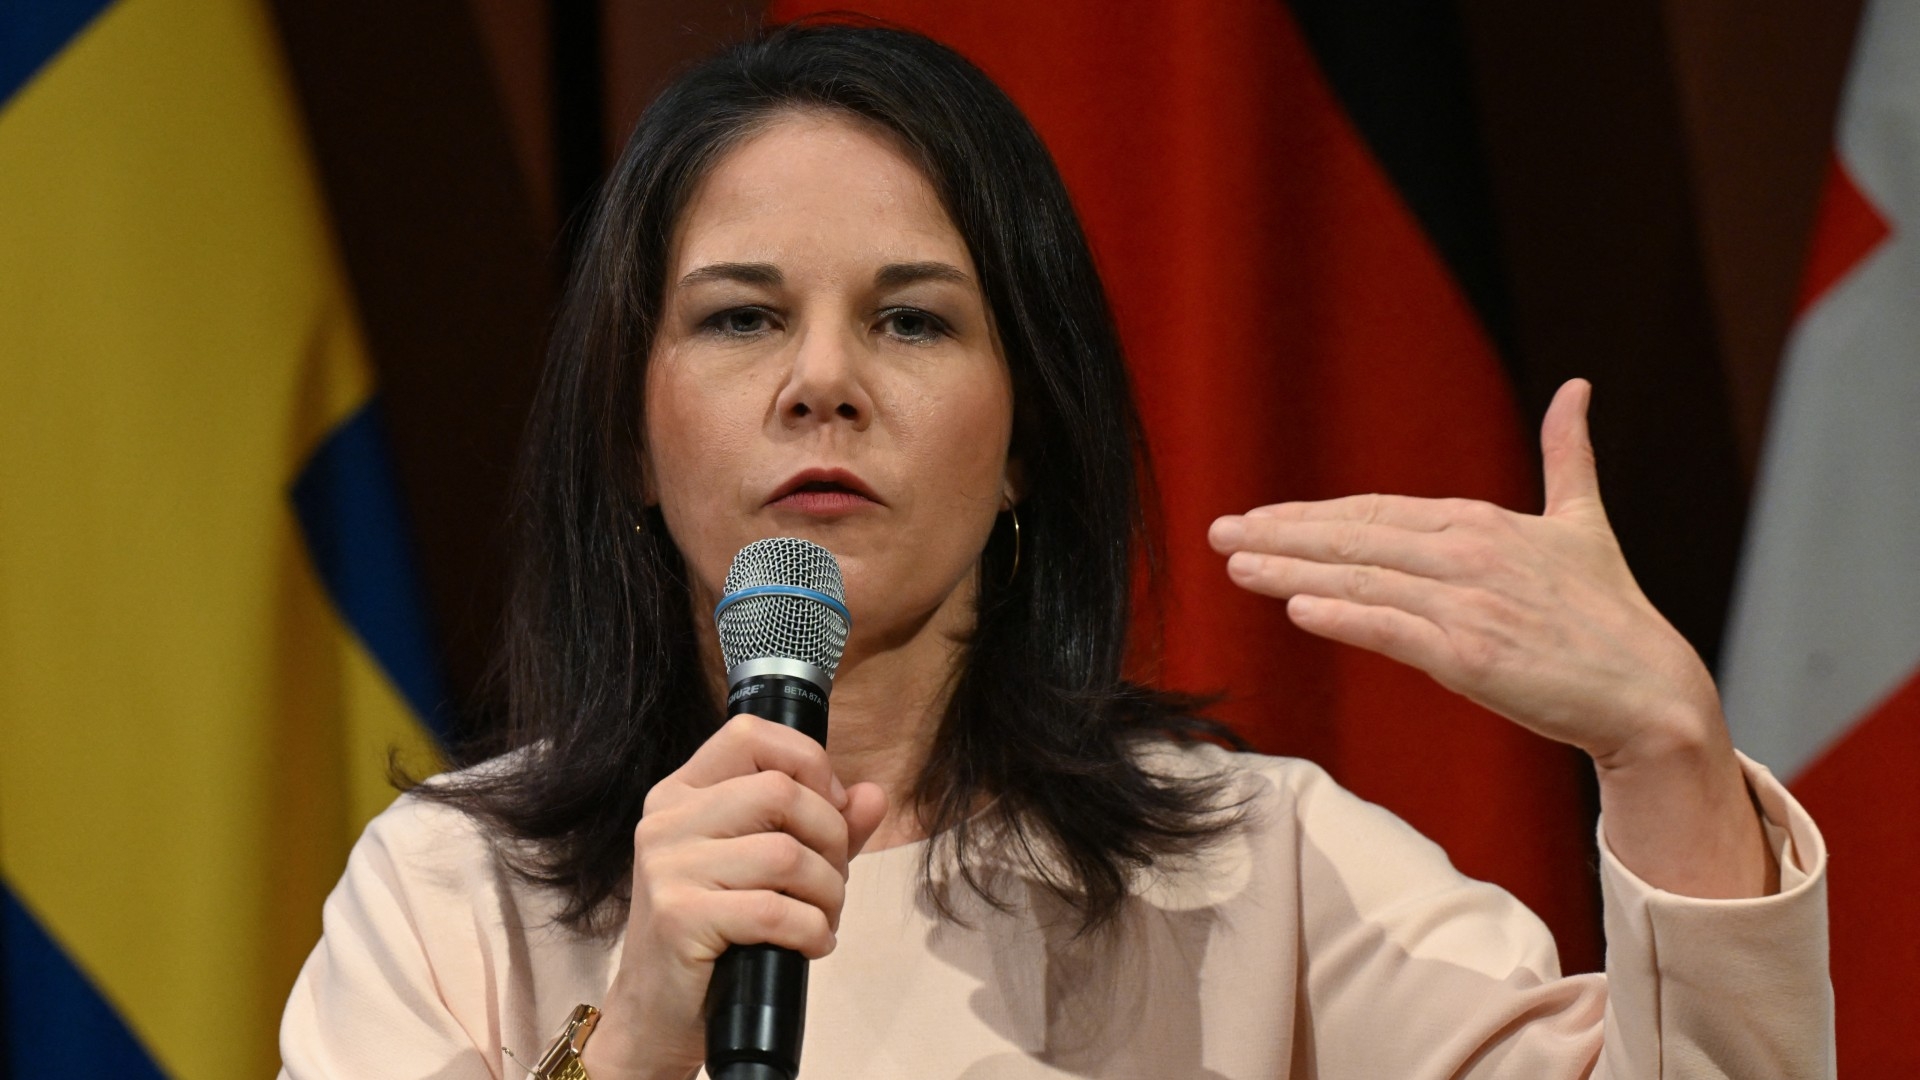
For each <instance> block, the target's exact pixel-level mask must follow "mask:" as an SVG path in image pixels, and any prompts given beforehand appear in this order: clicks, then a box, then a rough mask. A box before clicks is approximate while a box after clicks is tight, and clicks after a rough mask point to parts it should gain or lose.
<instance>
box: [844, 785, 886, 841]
mask: <svg viewBox="0 0 1920 1080" xmlns="http://www.w3.org/2000/svg"><path fill="white" fill-rule="evenodd" d="M845 816H846V819H847V858H849V859H851V858H853V857H854V856H855V855H858V854H860V852H861V851H863V850H864V849H865V848H866V846H867V841H869V840H871V839H873V834H874V830H876V829H878V828H879V827H880V822H881V821H882V820H884V819H885V818H886V816H887V793H886V792H885V791H882V790H881V788H880V785H879V784H855V785H853V786H852V787H850V788H848V789H847V809H846V811H845Z"/></svg>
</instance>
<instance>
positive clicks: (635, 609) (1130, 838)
mask: <svg viewBox="0 0 1920 1080" xmlns="http://www.w3.org/2000/svg"><path fill="white" fill-rule="evenodd" d="M793 110H828V111H835V112H841V113H844V114H848V115H852V116H855V117H860V118H863V119H864V120H866V121H868V122H870V123H873V124H875V125H877V126H878V128H879V129H881V130H884V131H886V132H890V133H891V134H892V135H893V136H894V137H895V138H897V139H898V140H899V142H900V144H901V145H902V146H904V147H905V148H906V149H907V150H908V152H909V153H910V154H911V155H913V156H914V157H915V158H916V159H917V160H918V162H919V163H920V165H921V167H922V168H923V169H924V170H925V173H926V175H927V177H928V178H929V180H930V181H931V182H932V184H933V186H934V188H935V189H936V190H937V191H938V193H939V194H940V196H941V198H942V199H943V200H944V202H945V205H946V209H947V212H948V213H949V215H950V216H951V217H952V219H953V222H954V224H955V226H956V227H957V228H958V230H959V232H960V235H961V236H962V237H963V238H964V239H965V241H966V243H967V246H968V249H969V251H970V253H971V254H972V257H973V261H974V264H975V266H976V267H977V268H978V269H979V272H980V277H981V283H982V287H983V288H984V290H985V293H986V300H987V303H988V306H989V308H990V310H991V312H992V316H993V320H994V323H995V325H996V327H997V329H998V331H999V333H1000V336H1001V343H1002V346H1003V348H1004V351H1005V355H1006V358H1007V362H1008V364H1009V366H1010V367H1011V370H1012V374H1013V380H1014V393H1015V403H1016V404H1015V425H1014V436H1013V438H1014V446H1013V448H1012V449H1013V451H1014V453H1016V454H1017V455H1018V456H1019V458H1020V460H1021V462H1022V465H1023V469H1024V473H1023V477H1024V481H1025V485H1026V493H1025V497H1024V499H1023V501H1022V502H1021V504H1020V508H1019V510H1020V518H1021V532H1022V535H1021V552H1020V556H1019V567H1018V573H1016V574H1011V575H1010V574H1009V570H1011V569H1012V565H1011V559H1012V555H1011V550H1010V538H1009V537H1008V536H1007V535H1006V532H1007V530H1005V529H1004V528H1002V529H999V530H997V531H996V533H995V536H994V538H993V539H992V540H990V541H989V544H988V547H987V550H986V552H985V553H983V555H982V560H983V566H982V568H981V586H980V596H979V600H978V610H977V619H978V621H977V625H976V628H975V631H974V634H973V637H972V639H971V641H970V643H969V647H968V649H967V651H966V654H965V660H964V667H963V669H962V670H961V671H960V672H959V673H958V675H957V677H956V680H955V683H954V690H953V695H952V698H951V700H950V701H949V703H948V705H947V708H946V712H945V715H944V717H943V719H942V722H941V726H940V729H939V732H938V734H937V736H936V739H935V742H934V745H933V749H932V752H931V755H930V757H929V759H928V761H927V762H926V766H925V768H924V770H923V772H922V773H921V775H920V778H919V782H918V786H917V788H916V790H915V791H914V792H913V796H914V799H915V801H916V803H917V806H918V809H919V811H920V814H921V820H922V823H923V825H924V826H925V827H926V828H927V829H928V830H929V832H930V833H931V834H932V835H933V836H935V837H936V842H935V843H933V844H929V845H928V852H927V858H928V860H929V863H931V861H932V860H933V859H934V858H935V857H936V853H942V854H943V855H951V856H953V857H955V858H956V859H957V862H958V865H959V866H960V868H961V870H962V873H963V876H964V879H965V880H966V881H967V882H969V883H971V884H973V885H974V886H975V887H976V888H981V880H982V879H981V878H980V877H977V876H976V875H975V868H976V867H977V866H978V865H979V862H978V858H977V857H978V855H979V851H978V850H977V849H978V848H979V847H980V846H981V845H982V844H983V843H984V842H986V841H985V840H984V838H985V837H988V836H993V837H995V838H996V840H995V841H994V842H997V843H1002V844H1009V845H1010V850H1012V851H1014V852H1015V853H1017V854H1023V855H1025V856H1026V857H1027V858H1028V860H1029V862H1030V863H1031V869H1032V870H1033V871H1034V872H1035V873H1036V874H1037V875H1038V877H1039V878H1040V880H1042V881H1044V882H1046V883H1048V884H1049V885H1051V886H1052V887H1054V888H1055V889H1057V890H1058V891H1059V892H1060V893H1061V894H1062V895H1064V896H1066V897H1067V898H1069V899H1070V900H1071V901H1072V902H1073V903H1074V904H1075V905H1076V906H1077V907H1078V909H1079V910H1080V912H1081V913H1082V915H1083V917H1084V919H1085V921H1086V925H1087V926H1089V927H1091V926H1095V925H1098V924H1100V923H1102V922H1104V921H1105V920H1107V919H1109V918H1111V916H1112V915H1114V914H1115V913H1116V911H1117V910H1118V909H1119V907H1120V905H1121V903H1122V902H1123V901H1124V900H1125V899H1126V897H1127V895H1128V889H1129V884H1130V879H1131V876H1132V873H1133V872H1134V871H1135V870H1138V869H1140V868H1143V867H1145V866H1148V865H1150V864H1151V863H1153V861H1154V860H1156V859H1158V858H1160V857H1162V856H1164V855H1167V854H1170V853H1174V852H1181V851H1186V850H1189V849H1191V848H1193V847H1194V846H1196V845H1198V844H1200V843H1203V842H1204V841H1205V840H1207V839H1208V838H1210V837H1212V836H1213V835H1215V834H1216V833H1218V832H1219V831H1220V830H1221V829H1223V828H1226V827H1227V826H1228V825H1229V824H1230V822H1231V820H1232V815H1231V814H1229V813H1223V812H1221V811H1220V808H1219V806H1218V802H1219V800H1218V798H1217V796H1218V787H1219V784H1218V782H1217V781H1215V780H1213V779H1209V778H1204V777H1203V778H1199V779H1194V778H1185V779H1183V778H1177V777H1172V776H1163V775H1158V774H1156V773H1154V772H1152V771H1150V770H1149V769H1148V768H1146V767H1145V766H1143V764H1142V763H1141V761H1140V758H1139V756H1138V750H1139V749H1140V744H1141V743H1142V741H1143V740H1149V739H1156V738H1166V737H1169V736H1171V737H1177V738H1187V737H1193V736H1196V735H1199V736H1205V737H1212V738H1225V737H1226V736H1225V735H1224V732H1223V731H1222V729H1220V728H1219V727H1217V726H1216V725H1213V724H1211V723H1210V722H1208V721H1205V720H1203V719H1201V718H1199V717H1198V716H1197V715H1196V713H1195V712H1194V708H1193V703H1192V702H1191V701H1189V700H1188V699H1184V698H1178V697H1174V696H1171V695H1167V694H1163V693H1160V692H1157V691H1154V690H1150V689H1148V688H1145V687H1142V686H1139V685H1135V684H1132V683H1129V682H1128V681H1126V680H1125V679H1124V678H1123V677H1122V674H1121V665H1122V661H1123V658H1124V655H1125V652H1126V642H1127V629H1128V624H1129V618H1130V614H1131V612H1130V594H1131V583H1132V577H1131V575H1132V572H1133V563H1134V558H1135V555H1136V551H1137V548H1138V547H1139V539H1140V538H1141V537H1142V536H1143V535H1144V527H1143V516H1142V512H1141V505H1142V498H1141V493H1140V487H1139V482H1138V470H1137V469H1136V464H1137V463H1139V462H1143V461H1144V444H1143V442H1142V439H1141V434H1140V424H1139V420H1138V417H1137V415H1136V413H1135V410H1134V406H1133V401H1132V397H1131V394H1130V391H1129V387H1128V381H1127V375H1126V368H1125V364H1124V360H1123V357H1122V354H1121V349H1120V341H1119V337H1118V334H1117V333H1116V331H1115V329H1114V324H1113V318H1112V315H1111V313H1110V312H1109V310H1108V306H1107V299H1106V294H1105V292H1104V290H1103V289H1102V287H1101V284H1100V280H1099V277H1098V275H1097V274H1096V272H1095V269H1094V264H1093V258H1092V255H1091V253H1090V252H1089V250H1088V247H1087V242H1086V238H1085V236H1084V235H1083V234H1082V232H1081V229H1080V224H1079V221H1078V220H1077V219H1076V217H1075V216H1074V213H1073V209H1072V206H1071V205H1070V203H1069V201H1068V198H1067V193H1066V189H1065V187H1064V185H1063V184H1062V183H1061V180H1060V177H1059V174H1058V173H1057V172H1056V170H1055V169H1054V166H1053V161H1052V159H1051V158H1050V157H1049V156H1048V154H1047V151H1046V149H1045V147H1043V146H1042V145H1041V142H1040V139H1039V137H1038V136H1037V135H1036V134H1035V133H1034V131H1033V129H1032V127H1031V126H1029V125H1028V123H1027V121H1026V119H1025V118H1024V117H1023V116H1022V115H1021V114H1020V112H1019V110H1018V109H1017V108H1016V107H1015V106H1014V105H1013V103H1012V102H1011V101H1010V100H1009V99H1008V98H1007V97H1006V95H1005V94H1003V93H1002V92H1001V91H1000V90H999V88H998V87H996V86H994V85H993V83H992V82H990V81H989V80H988V79H987V78H986V76H985V75H983V74H981V72H980V71H979V70H978V69H976V68H975V67H973V65H971V64H969V63H968V62H967V61H966V60H964V59H963V58H961V57H960V56H959V55H958V54H957V53H955V52H953V51H952V50H950V49H948V48H946V47H944V46H942V45H940V44H938V43H936V42H934V41H931V40H929V39H927V38H925V37H922V36H919V35H917V34H913V33H909V32H906V31H902V30H897V29H892V28H887V27H880V26H873V25H849V24H845V23H821V22H813V23H802V24H793V25H787V26H782V27H778V28H775V29H772V30H768V31H764V32H762V33H760V34H759V35H757V36H755V37H754V38H752V39H751V40H748V41H746V42H743V43H741V44H739V45H736V46H733V47H731V48H729V49H727V50H726V51H725V52H723V53H721V54H719V55H718V56H716V57H714V58H712V59H710V60H708V61H706V62H704V63H702V64H701V65H699V66H698V67H695V68H693V69H692V70H691V71H689V72H688V73H687V74H686V75H684V76H683V77H682V78H680V79H679V80H678V81H677V82H675V83H674V84H673V85H672V86H670V87H669V88H668V89H667V90H666V91H665V92H664V93H663V94H662V95H661V96H660V97H659V99H658V100H656V101H655V102H654V103H653V105H652V106H651V107H650V108H649V109H648V110H647V112H646V114H645V115H644V116H643V117H642V119H641V120H640V123H639V125H638V127H637V128H636V129H635V131H634V133H633V137H632V139H631V140H630V141H629V142H628V144H627V147H626V150H625V152H624V153H623V154H622V155H621V157H620V160H619V162H618V164H617V165H616V166H615V168H614V170H613V173H612V175H611V177H610V178H609V179H608V180H607V182H606V184H605V187H604V189H603V190H602V192H601V195H600V198H599V201H598V203H597V205H596V207H595V209H594V212H593V215H592V217H591V219H590V220H589V222H588V223H587V226H586V229H585V231H584V233H583V237H584V241H583V248H582V252H581V255H580V258H579V261H578V264H577V266H576V270H575V274H574V277H573V280H572V283H571V285H570V287H569V289H568V291H567V294H566V298H565V300H564V303H563V307H562V310H561V313H560V317H559V323H558V327H557V331H556V334H555V338H554V342H553V346H552V351H551V354H550V356H549V360H548V364H547V367H546V371H545V374H544V377H543V379H542V382H541V384H540V389H539V394H538V397H537V399H536V400H535V402H534V407H533V414H532V420H531V424H530V428H529V431H528V435H527V441H526V447H525V456H524V460H523V463H522V470H521V480H520V490H519V495H518V501H517V521H518V527H519V556H518V563H517V570H516V576H515V578H514V581H513V590H512V597H511V601H510V607H509V612H508V617H507V625H506V631H505V642H504V646H503V650H502V658H501V664H500V671H501V673H502V675H503V677H504V686H505V690H506V699H507V700H506V704H507V716H506V723H505V724H504V725H503V726H502V727H501V730H500V731H499V733H498V734H497V736H496V738H495V739H493V740H491V741H489V742H486V743H483V744H476V745H473V746H469V747H467V748H465V749H464V750H463V752H462V753H461V754H460V755H459V761H458V762H457V763H460V764H473V763H475V762H478V761H481V760H483V759H484V758H486V757H487V756H489V755H492V754H496V753H499V752H501V751H503V750H511V751H515V754H514V756H512V757H508V758H504V759H501V760H500V761H499V762H498V763H496V764H495V765H494V766H492V767H488V768H480V769H472V770H468V771H465V772H462V773H459V774H456V775H455V776H453V777H451V778H449V779H446V780H442V781H437V782H435V783H434V784H431V785H426V786H423V787H420V788H417V789H416V790H417V791H418V793H419V794H420V795H421V796H422V797H425V798H431V799H435V800H438V801H441V802H445V803H450V804H452V805H455V806H458V807H460V808H462V809H464V810H466V811H468V812H470V813H472V814H473V815H475V816H476V817H478V818H479V819H481V820H482V821H483V822H485V823H487V824H488V825H489V826H490V827H492V828H494V829H495V830H497V831H498V832H500V833H502V834H504V835H505V836H507V837H511V838H514V839H516V840H520V841H528V842H529V843H524V844H517V845H513V846H512V848H511V850H513V851H516V852H519V853H520V854H518V855H517V856H515V857H514V858H513V862H514V865H515V869H516V870H517V871H518V872H520V873H521V874H523V875H525V876H526V877H528V878H529V879H531V880H533V881H536V882H540V883H543V884H545V885H549V886H551V887H554V888H557V889H560V890H562V891H563V892H564V893H565V894H566V896H567V898H568V901H569V903H568V905H567V908H566V913H565V915H564V916H563V919H564V920H565V921H566V922H568V923H569V924H571V925H574V926H576V927H585V926H589V925H591V924H593V923H595V921H596V919H595V917H596V916H608V915H611V914H612V913H613V912H615V911H617V905H618V903H619V902H620V901H621V900H623V899H624V898H625V895H626V890H627V886H628V877H629V875H630V872H631V866H632V856H633V851H632V843H633V830H634V825H635V824H636V823H637V822H638V820H639V818H640V812H641V806H642V801H643V800H644V798H645V796H646V794H647V792H648V791H649V790H650V789H651V788H652V787H653V785H654V784H655V783H657V782H658V781H660V780H661V779H662V778H663V777H665V776H666V775H667V774H668V773H670V772H672V771H673V770H674V769H676V768H678V767H679V766H680V765H681V764H682V763H684V762H685V761H686V760H687V758H688V757H689V756H690V755H691V754H692V753H693V752H694V750H695V749H696V748H697V747H698V746H699V745H700V744H701V743H702V742H703V741H705V739H706V738H707V737H708V736H709V735H711V734H712V732H713V731H714V730H715V728H716V727H717V726H718V724H719V723H720V721H721V720H722V719H723V717H722V716H721V714H720V708H719V705H718V703H716V702H715V701H714V700H713V699H712V695H711V693H710V692H709V689H708V685H709V684H708V680H707V677H706V674H705V673H704V672H703V671H702V670H701V667H700V664H701V661H700V651H699V649H698V647H697V638H696V635H697V634H702V633H710V632H711V631H710V630H708V629H707V628H706V626H705V625H704V620H702V619H700V618H699V616H698V615H697V614H696V613H695V612H694V611H692V610H690V603H689V592H688V582H687V580H686V572H685V566H684V564H683V563H682V560H681V556H680V553H679V551H678V550H677V549H676V548H675V547H674V545H673V542H672V539H671V538H670V537H669V536H668V535H667V532H666V530H665V527H664V525H663V524H662V522H661V520H660V517H659V515H658V513H657V511H652V510H649V509H648V508H647V507H646V505H645V503H644V500H643V497H642V485H641V478H640V476H639V462H640V460H641V448H642V445H643V433H642V430H641V416H642V413H643V410H642V409H641V408H640V407H639V402H640V401H641V393H642V389H643V385H644V379H643V374H644V372H643V363H644V358H645V357H646V356H647V355H648V350H649V347H650V345H651V343H652V339H653V333H654V327H655V325H656V322H657V320H658V318H659V314H660V309H661V306H662V304H663V302H664V296H665V289H666V274H667V271H668V266H667V259H668V246H669V243H670V241H671V238H672V234H673V229H674V225H675V222H676V220H677V219H678V217H679V215H680V213H681V210H682V208H683V207H684V205H685V204H686V202H687V200H688V198H689V196H690V194H691V191H692V189H693V187H694V185H695V184H696V183H697V182H698V180H699V179H700V178H701V177H702V176H703V175H705V173H706V172H707V171H708V170H709V169H710V168H712V166H713V165H714V163H715V162H716V161H717V160H718V159H719V158H720V157H721V156H722V155H723V154H725V153H726V152H727V150H728V149H730V148H731V147H733V146H736V145H738V144H739V143H740V142H741V141H742V140H743V139H744V138H746V137H748V136H750V135H751V134H752V133H754V132H755V131H757V130H760V129H761V128H763V127H764V126H765V125H766V124H767V123H768V122H769V121H770V120H773V119H777V118H778V117H779V116H780V115H781V114H783V113H787V112H791V111H793ZM636 522H644V523H645V528H644V529H642V530H640V531H639V532H636V531H635V529H634V523H636ZM896 797H897V795H896ZM988 801H991V809H990V810H989V811H988V812H987V813H986V814H984V815H982V816H980V817H974V816H973V811H974V809H975V808H976V807H978V806H980V805H982V804H983V803H986V802H988ZM1036 851H1046V852H1050V853H1052V857H1051V858H1042V857H1039V856H1036V855H1035V854H1034V853H1035V852H1036ZM982 891H983V892H985V891H986V890H984V889H982Z"/></svg>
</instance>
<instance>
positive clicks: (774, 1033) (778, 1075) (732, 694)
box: [707, 536, 853, 1080]
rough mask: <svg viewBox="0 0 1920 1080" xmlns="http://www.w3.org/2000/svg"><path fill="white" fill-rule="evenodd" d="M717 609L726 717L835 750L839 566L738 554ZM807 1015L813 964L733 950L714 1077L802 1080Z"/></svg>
mask: <svg viewBox="0 0 1920 1080" xmlns="http://www.w3.org/2000/svg"><path fill="white" fill-rule="evenodd" d="M723 588H724V590H725V595H724V596H722V597H721V598H720V603H719V604H717V605H716V606H715V607H714V609H713V620H714V623H715V624H716V625H717V627H718V628H719V631H720V654H721V656H722V657H723V658H724V659H725V660H726V664H727V715H729V716H731V715H733V714H735V713H749V714H751V715H753V716H758V717H761V718H763V719H767V720H772V721H773V722H775V723H777V724H785V725H786V726H787V727H790V728H794V729H796V730H798V731H801V732H804V733H805V734H807V735H808V736H811V737H812V738H813V740H814V741H815V742H818V743H819V744H820V745H821V746H825V745H826V744H827V695H828V694H829V693H831V692H832V690H833V675H834V672H835V671H836V670H837V669H838V668H839V667H840V654H841V652H842V651H843V650H845V649H846V646H847V630H848V628H849V627H850V626H851V625H852V621H853V620H852V617H851V616H849V615H848V614H847V606H846V589H845V587H844V586H843V585H842V584H841V581H840V564H839V563H837V562H835V561H834V558H833V554H832V552H829V551H828V550H827V549H826V548H823V547H821V546H820V545H818V544H814V543H809V542H808V541H806V540H801V539H798V538H796V537H791V536H780V537H774V538H773V539H771V540H758V541H755V542H754V543H751V544H748V545H747V546H746V547H743V548H741V549H740V554H738V555H736V556H734V558H733V565H732V566H731V567H730V568H728V570H727V580H726V584H725V585H724V586H723ZM806 1013H807V958H806V957H804V956H801V955H800V954H799V953H797V952H794V951H793V950H792V949H782V948H779V947H778V946H774V945H735V946H732V947H730V948H729V949H727V951H726V952H724V953H722V954H721V955H720V958H719V959H718V960H716V961H714V965H713V981H712V982H711V983H710V984H708V986H707V1075H708V1076H710V1077H712V1080H794V1077H795V1076H796V1075H798V1074H799V1072H800V1039H801V1036H802V1035H803V1034H804V1033H805V1028H806Z"/></svg>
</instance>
